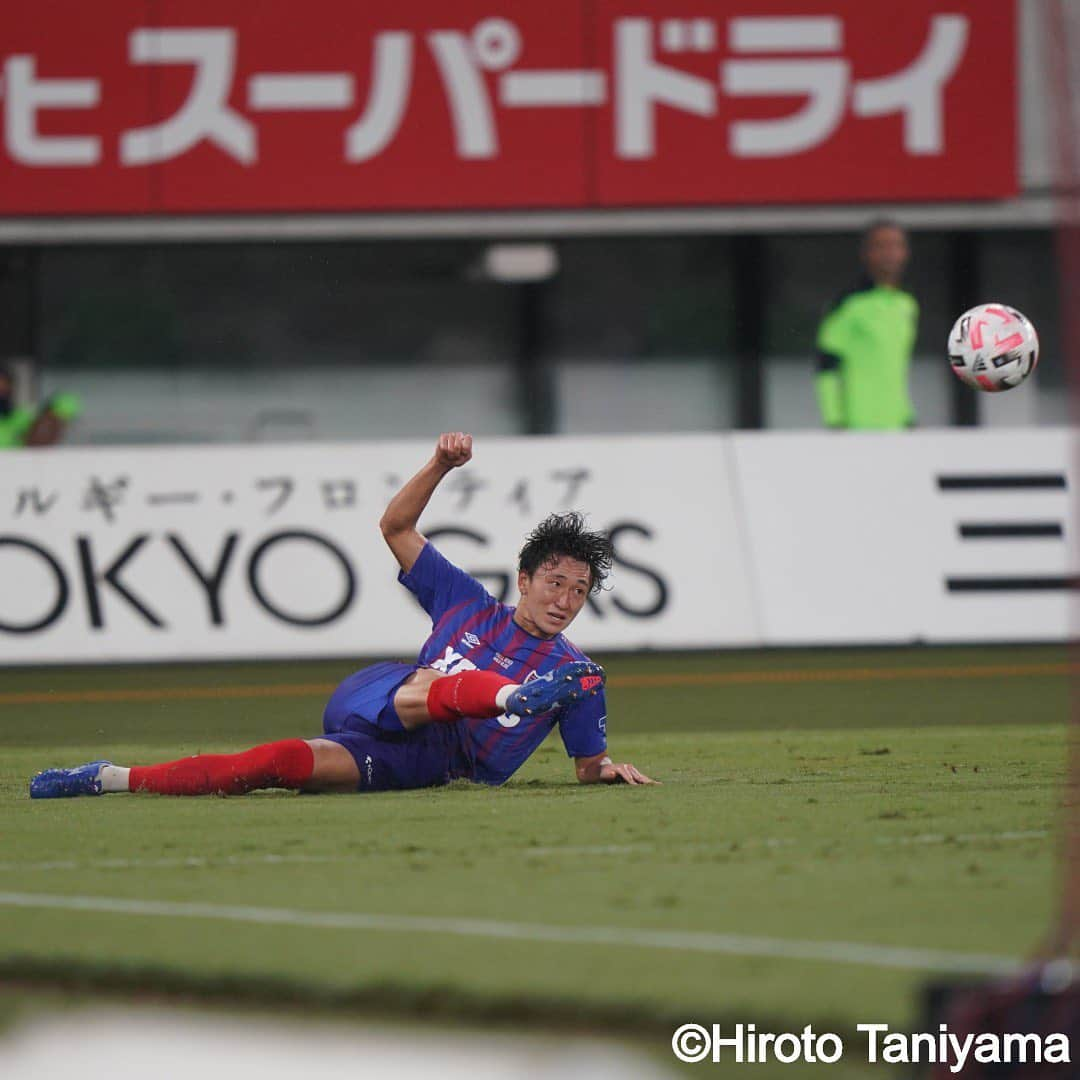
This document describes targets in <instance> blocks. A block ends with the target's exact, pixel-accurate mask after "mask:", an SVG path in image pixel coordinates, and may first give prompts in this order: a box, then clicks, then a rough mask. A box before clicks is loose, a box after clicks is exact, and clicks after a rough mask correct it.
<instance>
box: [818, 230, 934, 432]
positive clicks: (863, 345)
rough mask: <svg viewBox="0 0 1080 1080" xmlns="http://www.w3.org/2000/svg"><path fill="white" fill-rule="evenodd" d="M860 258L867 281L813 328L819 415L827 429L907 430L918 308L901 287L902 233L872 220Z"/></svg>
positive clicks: (911, 421)
mask: <svg viewBox="0 0 1080 1080" xmlns="http://www.w3.org/2000/svg"><path fill="white" fill-rule="evenodd" d="M861 255H862V263H863V268H864V270H865V271H866V277H865V278H864V279H863V280H862V282H860V284H859V285H857V286H856V287H855V288H854V289H852V290H851V291H850V292H847V293H845V294H844V295H843V296H841V297H840V299H839V300H838V301H837V302H836V303H835V304H834V305H833V306H832V308H831V309H830V311H829V312H828V314H827V315H826V316H825V318H824V319H823V320H822V322H821V326H820V327H819V328H818V336H817V348H818V356H817V374H816V376H815V380H814V381H815V389H816V391H817V399H818V404H819V405H820V406H821V416H822V419H823V420H824V421H825V426H826V427H829V428H834V429H851V430H856V429H862V430H868V429H878V430H884V431H888V430H895V429H899V428H905V427H912V426H913V425H914V424H915V410H914V408H913V407H912V404H911V395H910V393H909V391H908V374H909V369H910V367H911V352H912V349H913V348H914V347H915V333H916V331H917V329H918V324H919V305H918V303H917V302H916V300H915V297H914V296H912V295H911V294H910V293H907V292H905V291H904V290H903V289H901V288H900V279H901V277H902V275H903V273H904V267H905V266H906V265H907V261H908V255H909V250H908V241H907V234H906V233H905V232H904V230H903V229H902V228H901V227H900V226H899V225H897V224H896V223H895V222H893V221H885V220H882V221H875V222H874V223H873V224H872V225H870V227H869V228H868V229H867V230H866V232H865V233H863V238H862V250H861Z"/></svg>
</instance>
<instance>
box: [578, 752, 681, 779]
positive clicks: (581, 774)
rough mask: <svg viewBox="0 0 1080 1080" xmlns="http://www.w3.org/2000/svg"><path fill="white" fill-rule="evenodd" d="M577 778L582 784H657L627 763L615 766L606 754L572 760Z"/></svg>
mask: <svg viewBox="0 0 1080 1080" xmlns="http://www.w3.org/2000/svg"><path fill="white" fill-rule="evenodd" d="M574 766H575V768H576V770H577V778H578V780H579V782H580V783H582V784H659V783H660V781H659V780H652V779H650V778H649V777H648V776H646V775H645V774H644V773H643V772H641V771H639V770H638V769H637V768H635V767H634V766H633V765H631V764H630V763H629V762H624V763H623V764H621V765H616V764H615V763H614V762H613V761H612V760H611V758H609V757H608V756H607V754H594V755H593V756H592V757H579V758H574Z"/></svg>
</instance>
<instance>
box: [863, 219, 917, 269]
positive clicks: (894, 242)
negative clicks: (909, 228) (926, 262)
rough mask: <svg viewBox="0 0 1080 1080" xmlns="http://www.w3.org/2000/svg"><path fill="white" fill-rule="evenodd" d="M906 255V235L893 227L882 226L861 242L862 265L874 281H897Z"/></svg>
mask: <svg viewBox="0 0 1080 1080" xmlns="http://www.w3.org/2000/svg"><path fill="white" fill-rule="evenodd" d="M908 255H909V251H908V242H907V234H906V233H905V232H904V230H903V229H897V228H896V227H895V226H893V225H882V226H881V227H880V228H877V229H875V230H874V231H873V232H872V233H871V234H870V235H869V236H868V237H867V238H866V239H865V240H864V241H863V263H864V264H865V266H866V272H867V273H868V274H869V275H870V276H871V277H872V278H873V279H874V281H886V282H890V283H892V282H896V281H899V280H900V275H901V274H902V273H903V272H904V267H905V266H907V261H908Z"/></svg>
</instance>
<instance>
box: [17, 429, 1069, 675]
mask: <svg viewBox="0 0 1080 1080" xmlns="http://www.w3.org/2000/svg"><path fill="white" fill-rule="evenodd" d="M1073 443H1074V441H1073V433H1072V432H1070V431H1069V430H1067V429H1063V428H1062V429H1043V430H1038V431H1011V432H1000V431H998V432H993V433H991V432H985V431H970V430H968V431H962V430H957V431H933V432H931V431H924V432H915V433H904V434H843V435H836V434H832V433H790V434H778V433H739V434H731V435H687V436H644V437H643V436H636V437H629V436H621V437H593V438H555V437H553V438H545V439H525V438H510V439H493V440H489V441H485V443H484V445H483V448H482V453H480V454H478V457H477V460H476V462H475V463H474V464H473V465H471V466H470V467H469V468H468V469H465V470H461V471H458V472H455V473H453V474H452V475H451V476H450V477H449V478H448V480H447V481H446V482H445V483H444V484H443V486H442V487H441V488H440V489H439V491H438V492H437V493H436V496H435V498H434V500H433V501H432V504H431V506H430V508H429V510H428V512H427V513H426V515H425V517H424V520H423V527H424V530H425V532H426V533H427V534H428V535H429V536H431V537H432V538H433V539H434V540H435V541H436V542H437V543H438V544H439V546H440V548H442V549H443V550H444V551H445V553H446V554H447V555H448V556H449V557H450V558H452V559H453V560H455V561H456V562H458V563H459V564H460V565H462V566H464V567H466V568H467V569H468V570H470V572H472V573H473V574H475V575H476V576H477V577H479V578H480V579H481V580H483V581H484V583H485V584H486V585H487V586H488V588H489V589H490V590H491V591H492V593H494V594H495V595H496V596H499V597H505V598H507V599H508V600H510V601H512V600H513V597H514V595H516V593H515V588H514V583H515V569H514V556H515V553H516V551H517V550H518V548H519V546H520V544H521V541H522V538H523V536H524V535H525V534H526V533H527V532H528V531H529V529H530V528H531V527H532V525H533V524H534V523H535V522H536V521H537V520H539V519H540V518H542V517H543V516H544V515H546V514H547V513H549V512H551V511H553V510H564V509H569V508H580V509H586V510H588V512H589V513H590V515H591V519H592V521H593V523H594V524H596V525H600V526H603V527H604V528H606V529H608V530H610V531H611V533H612V536H613V538H614V540H615V546H616V550H617V561H616V568H615V576H614V588H613V589H612V590H611V591H610V592H605V593H603V594H601V595H600V596H598V597H597V598H596V599H595V601H592V602H590V605H589V608H588V609H587V610H586V611H584V612H583V613H582V615H581V617H580V620H579V622H578V623H577V624H576V625H575V628H574V629H575V633H574V635H573V636H574V639H575V640H576V641H577V642H578V643H580V644H581V645H582V646H584V647H585V648H587V649H595V650H604V649H675V648H727V647H746V646H760V645H796V644H841V643H867V644H871V643H874V644H884V643H906V642H914V641H925V642H941V643H944V642H975V641H1058V640H1065V639H1068V638H1070V637H1073V636H1075V634H1076V626H1077V624H1076V622H1075V621H1070V618H1071V611H1070V608H1071V606H1072V605H1071V604H1070V596H1071V595H1072V594H1071V592H1070V587H1071V586H1072V585H1074V584H1075V581H1076V574H1077V561H1078V560H1077V555H1076V553H1075V552H1073V551H1071V549H1070V547H1069V544H1068V543H1067V538H1068V536H1069V535H1070V530H1069V527H1068V526H1067V524H1066V519H1067V497H1068V490H1069V488H1070V486H1071V485H1072V484H1073V483H1075V480H1076V477H1075V475H1074V470H1075V468H1076V466H1075V458H1076V455H1075V449H1074V444H1073ZM429 452H430V447H429V445H428V444H427V443H426V442H425V443H419V442H415V443H414V442H396V443H394V442H391V443H378V444H363V443H350V444H345V443H342V444H329V443H327V444H304V445H299V446H298V445H287V446H286V445H279V446H265V445H260V446H233V447H199V448H187V447H184V448H180V447H152V448H145V449H141V450H140V451H139V453H138V454H137V455H133V454H132V453H131V450H130V449H115V450H107V449H102V450H93V451H87V450H63V449H58V450H53V451H50V452H47V453H43V452H40V451H39V452H34V451H25V452H23V451H19V452H11V453H8V454H7V455H6V456H5V469H4V472H3V477H2V479H0V581H2V582H3V588H2V590H0V661H2V662H3V663H5V664H34V663H54V662H55V663H66V662H75V661H78V662H95V661H126V660H148V661H149V660H194V659H225V658H272V657H293V656H297V657H299V656H349V655H394V654H400V655H410V654H414V653H415V650H416V647H417V644H418V643H419V641H420V640H421V639H422V638H423V636H424V635H425V633H426V629H427V621H426V618H425V616H424V614H423V612H422V611H421V610H420V609H419V608H418V607H417V606H416V605H415V604H414V603H413V602H412V601H411V600H410V598H409V597H408V595H407V594H406V593H405V592H404V591H403V590H402V589H401V588H400V586H398V585H397V584H396V583H395V581H394V575H393V573H392V561H391V557H390V556H389V554H388V552H387V551H386V549H385V546H384V545H383V542H382V538H381V536H380V534H379V530H378V527H377V522H378V518H379V516H380V514H381V511H382V508H383V506H384V505H385V503H386V501H387V500H388V498H389V497H390V495H391V494H392V493H393V491H394V490H395V489H396V488H397V487H398V486H399V485H400V483H401V482H402V481H403V479H404V478H405V473H404V472H403V468H404V469H405V470H406V472H407V471H411V469H412V467H413V465H414V464H415V463H417V462H419V461H422V460H424V458H425V457H426V456H427V454H428V453H429Z"/></svg>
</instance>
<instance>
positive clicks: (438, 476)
mask: <svg viewBox="0 0 1080 1080" xmlns="http://www.w3.org/2000/svg"><path fill="white" fill-rule="evenodd" d="M471 457H472V436H471V435H468V434H466V433H465V432H463V431H445V432H443V434H442V435H440V436H439V442H438V444H437V445H436V447H435V453H434V454H433V455H432V457H431V460H430V461H429V462H428V463H427V464H426V465H425V466H424V467H423V468H422V469H421V470H420V471H419V472H418V473H417V474H416V475H415V476H414V477H413V478H412V479H411V480H410V481H409V482H408V483H407V484H406V485H405V486H404V487H403V488H402V489H401V490H400V491H399V492H398V493H397V494H396V495H395V496H394V497H393V498H392V499H391V500H390V502H389V504H388V505H387V507H386V510H385V511H384V512H383V516H382V520H381V521H380V522H379V528H380V529H381V530H382V534H383V539H384V540H385V541H386V543H387V544H388V545H389V547H390V550H391V551H392V552H393V553H394V558H395V559H397V561H398V565H399V566H400V567H401V569H402V570H404V571H405V573H408V572H409V571H410V570H411V569H412V568H413V563H415V562H416V560H417V559H418V558H419V557H420V552H421V551H423V550H424V545H425V544H426V543H427V538H426V537H424V536H423V534H422V533H421V532H420V531H419V530H418V529H417V527H416V523H417V522H418V521H419V520H420V515H421V514H422V513H423V512H424V508H425V507H426V506H427V504H428V502H429V501H430V500H431V496H432V495H433V494H434V493H435V489H436V488H437V487H438V486H439V484H440V482H441V481H442V479H443V477H444V476H446V474H447V473H448V472H450V471H451V470H452V469H456V468H458V467H459V466H461V465H464V464H465V463H466V462H468V461H469V459H470V458H471Z"/></svg>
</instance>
